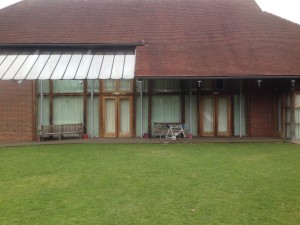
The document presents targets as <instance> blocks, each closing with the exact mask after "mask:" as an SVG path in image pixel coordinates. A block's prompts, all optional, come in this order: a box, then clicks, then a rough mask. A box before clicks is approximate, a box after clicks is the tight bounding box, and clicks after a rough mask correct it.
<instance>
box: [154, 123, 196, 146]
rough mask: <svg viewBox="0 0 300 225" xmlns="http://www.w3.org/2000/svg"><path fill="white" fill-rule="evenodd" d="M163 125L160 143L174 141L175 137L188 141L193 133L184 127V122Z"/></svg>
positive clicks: (184, 141) (183, 141)
mask: <svg viewBox="0 0 300 225" xmlns="http://www.w3.org/2000/svg"><path fill="white" fill-rule="evenodd" d="M165 126H166V130H164V131H162V132H161V134H160V141H161V142H162V143H165V144H167V143H170V142H171V141H175V140H176V139H177V137H178V138H179V140H180V141H181V142H182V143H188V142H190V141H191V140H192V137H193V135H192V134H191V133H190V132H189V131H188V130H186V129H185V128H186V125H185V124H180V125H172V124H166V125H165Z"/></svg>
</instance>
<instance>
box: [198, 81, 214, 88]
mask: <svg viewBox="0 0 300 225" xmlns="http://www.w3.org/2000/svg"><path fill="white" fill-rule="evenodd" d="M213 88H214V81H213V80H202V82H201V89H202V90H211V89H213Z"/></svg>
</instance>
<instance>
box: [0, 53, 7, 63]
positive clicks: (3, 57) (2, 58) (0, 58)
mask: <svg viewBox="0 0 300 225" xmlns="http://www.w3.org/2000/svg"><path fill="white" fill-rule="evenodd" d="M2 54H3V53H2ZM6 56H7V55H0V65H1V64H2V62H3V61H4V60H5V59H6Z"/></svg>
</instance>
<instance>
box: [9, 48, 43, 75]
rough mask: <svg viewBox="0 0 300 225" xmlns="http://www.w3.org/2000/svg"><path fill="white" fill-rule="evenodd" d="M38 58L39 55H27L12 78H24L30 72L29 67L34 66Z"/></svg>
mask: <svg viewBox="0 0 300 225" xmlns="http://www.w3.org/2000/svg"><path fill="white" fill-rule="evenodd" d="M36 54H38V52H36ZM38 58H39V55H29V56H28V58H27V59H26V60H25V62H24V64H23V65H22V67H21V68H20V69H19V71H18V72H17V74H16V76H15V78H14V79H16V80H22V79H25V77H26V76H27V74H28V73H29V72H30V70H31V68H32V67H33V66H34V64H35V63H36V61H37V60H38Z"/></svg>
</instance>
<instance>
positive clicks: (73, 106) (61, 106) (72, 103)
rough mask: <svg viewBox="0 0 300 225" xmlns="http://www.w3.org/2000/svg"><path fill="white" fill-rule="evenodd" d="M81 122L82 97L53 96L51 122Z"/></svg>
mask: <svg viewBox="0 0 300 225" xmlns="http://www.w3.org/2000/svg"><path fill="white" fill-rule="evenodd" d="M82 122H83V97H82V96H80V97H77V96H68V97H66V96H55V97H54V98H53V123H54V124H69V123H82Z"/></svg>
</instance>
